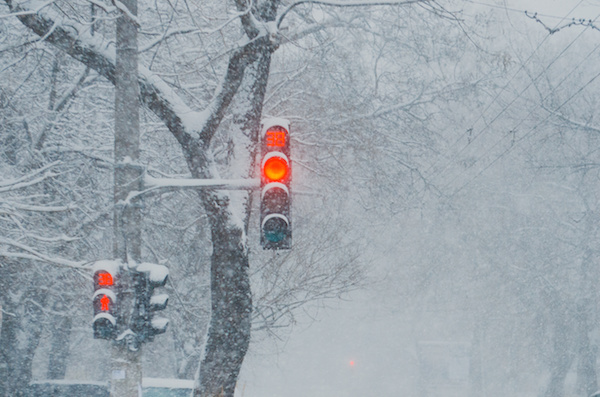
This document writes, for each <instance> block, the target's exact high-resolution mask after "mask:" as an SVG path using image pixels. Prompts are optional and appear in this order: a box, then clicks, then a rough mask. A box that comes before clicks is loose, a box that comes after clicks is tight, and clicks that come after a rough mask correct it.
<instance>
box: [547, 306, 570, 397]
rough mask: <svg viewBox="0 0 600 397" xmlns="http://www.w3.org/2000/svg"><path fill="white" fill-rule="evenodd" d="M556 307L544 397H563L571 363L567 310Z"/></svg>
mask: <svg viewBox="0 0 600 397" xmlns="http://www.w3.org/2000/svg"><path fill="white" fill-rule="evenodd" d="M561 306H562V305H560V306H559V305H556V306H555V307H556V309H557V314H556V315H557V317H560V318H557V319H556V321H555V322H554V334H553V351H552V353H551V361H550V381H549V382H548V386H547V387H546V390H545V392H544V397H563V396H564V393H565V379H566V377H567V373H568V372H569V369H570V368H571V363H572V362H573V354H572V352H571V351H570V345H569V335H571V332H572V327H570V326H569V325H570V322H569V319H568V313H567V311H568V309H566V308H563V307H561Z"/></svg>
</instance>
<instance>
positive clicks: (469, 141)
mask: <svg viewBox="0 0 600 397" xmlns="http://www.w3.org/2000/svg"><path fill="white" fill-rule="evenodd" d="M583 1H584V0H580V1H579V3H577V5H576V6H575V7H573V8H572V9H571V10H570V11H569V12H568V13H567V14H566V15H565V16H564V17H562V19H561V20H560V21H559V22H558V24H557V25H556V27H558V26H559V25H560V24H561V23H562V22H563V21H564V20H565V19H566V18H568V16H569V15H571V13H572V12H573V11H575V10H576V9H577V8H578V7H579V6H580V5H581V4H582V3H583ZM469 2H471V3H476V2H473V1H469ZM538 15H539V14H538ZM584 31H585V29H584ZM582 34H583V32H581V33H580V34H579V35H578V36H577V37H576V38H575V40H573V41H572V42H571V43H570V44H569V45H568V46H567V47H566V48H565V49H564V50H563V51H562V52H561V53H560V54H559V55H558V56H557V57H555V59H554V60H553V61H552V62H551V63H550V65H548V67H547V68H546V69H545V70H544V71H542V72H541V73H540V74H539V75H538V77H537V78H539V77H540V76H541V75H542V74H543V73H545V72H546V71H547V70H548V68H550V66H552V64H554V62H556V61H557V60H558V58H559V57H560V56H562V54H563V53H564V52H565V51H566V50H567V49H568V48H569V47H571V45H573V43H574V42H575V41H576V40H577V39H578V38H579V37H580V36H581V35H582ZM549 37H550V35H549V34H548V35H546V36H545V37H544V39H543V40H542V41H541V42H540V43H539V44H538V45H537V47H536V48H535V49H534V50H533V51H532V53H531V55H529V57H528V58H527V59H526V60H525V62H524V63H522V64H521V67H520V68H519V69H518V70H517V71H516V72H515V73H514V74H513V75H512V77H511V78H510V79H509V81H508V82H507V83H506V84H505V85H504V86H503V87H502V89H501V90H500V91H499V92H498V93H497V94H496V96H495V97H494V98H493V99H492V101H491V102H490V103H489V104H488V105H487V106H486V108H485V109H484V110H483V111H481V113H480V114H479V117H477V119H476V120H475V121H474V122H472V123H471V127H470V128H467V129H466V131H465V132H464V133H463V134H461V136H459V137H458V139H456V140H455V141H454V143H452V145H450V148H449V150H452V149H453V148H454V147H455V146H456V145H457V144H458V143H459V142H460V141H461V140H462V139H463V138H464V137H466V136H467V135H468V134H469V132H470V131H471V132H472V131H473V128H474V127H475V125H476V124H477V122H479V120H481V119H482V118H483V116H484V114H485V113H486V112H487V111H488V109H490V108H491V107H492V105H493V104H494V103H496V101H497V100H498V98H499V97H500V95H502V93H503V92H504V91H505V90H506V88H508V86H509V85H510V83H512V81H513V80H514V79H515V77H516V76H517V75H518V74H519V73H520V72H521V71H522V70H523V69H524V68H525V67H526V66H527V64H528V63H529V61H530V60H531V59H532V58H533V56H534V55H535V54H536V52H537V51H538V50H539V49H540V47H541V46H542V45H543V44H544V43H545V42H546V40H548V38H549ZM537 78H536V80H537ZM533 83H534V81H532V82H531V83H530V84H529V85H528V86H527V87H525V89H524V90H522V91H521V92H520V93H519V94H518V95H517V96H516V97H515V98H514V99H513V100H512V101H511V102H510V103H509V104H508V105H506V106H504V108H503V109H502V110H501V111H500V112H499V113H498V114H497V115H496V117H494V118H493V119H492V121H490V122H489V123H487V124H486V126H484V127H483V128H482V129H481V131H480V132H479V133H477V134H476V135H475V136H474V137H473V138H472V139H469V140H468V142H467V144H466V145H465V146H464V147H463V148H462V149H461V150H460V151H459V152H458V153H457V154H456V157H458V156H459V155H460V154H461V153H462V152H463V151H464V150H465V149H466V148H467V147H468V146H469V145H470V144H471V143H473V142H474V141H475V140H476V139H477V138H478V137H479V136H481V134H482V133H483V132H484V131H485V130H486V128H489V126H490V125H491V124H493V123H494V122H495V121H496V120H497V119H498V118H499V117H500V116H501V115H502V114H503V113H504V112H505V111H506V110H507V109H508V108H509V107H510V106H511V105H512V104H513V103H514V102H515V101H516V100H518V99H519V98H520V97H521V96H522V95H523V94H524V93H525V91H526V90H527V89H529V87H530V86H531V85H532V84H533ZM452 162H453V159H450V160H449V161H448V162H447V163H446V165H445V166H444V167H443V168H441V169H439V170H437V171H434V172H432V173H431V174H429V175H428V176H426V177H425V178H426V179H433V178H435V177H437V176H438V175H440V174H441V173H442V172H444V171H445V170H446V169H447V168H448V167H449V166H450V165H451V164H452ZM438 163H439V160H438V161H436V162H434V163H433V164H432V165H431V166H429V167H428V168H427V169H426V170H425V171H424V174H427V173H428V172H429V170H431V169H432V168H433V167H435V166H436V165H437V164H438Z"/></svg>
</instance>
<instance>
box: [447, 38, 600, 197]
mask: <svg viewBox="0 0 600 397" xmlns="http://www.w3.org/2000/svg"><path fill="white" fill-rule="evenodd" d="M599 46H600V45H599ZM596 48H597V47H596ZM598 77H600V72H598V73H597V74H596V75H594V77H592V78H591V79H590V80H589V81H588V82H587V83H586V84H584V85H583V86H582V87H580V88H579V89H578V90H577V91H576V92H575V93H574V94H572V95H571V96H570V97H569V98H567V100H565V101H564V102H563V103H561V104H560V106H558V107H557V108H556V109H554V111H558V110H560V109H561V108H562V107H563V106H565V105H566V104H567V103H569V102H570V101H571V100H572V99H573V98H575V97H576V96H577V95H579V94H580V93H581V92H582V91H583V90H584V89H585V88H586V87H588V86H589V85H591V84H592V83H593V82H594V81H595V80H596V79H598ZM552 115H553V113H548V115H547V116H546V118H544V120H542V121H540V122H539V123H537V124H536V125H534V126H533V127H532V128H531V129H530V130H529V131H528V132H527V133H526V134H525V135H523V136H522V137H521V138H519V139H518V140H517V141H515V143H514V144H513V145H511V146H509V147H508V148H507V149H506V150H505V151H504V152H502V153H501V154H500V156H498V157H496V158H495V159H494V160H493V161H492V162H491V163H489V164H488V165H487V166H486V167H484V168H483V169H481V171H479V172H478V173H477V174H476V175H475V176H474V177H473V178H471V179H470V180H468V181H467V182H466V183H465V184H464V185H462V186H461V187H460V188H458V189H457V190H455V191H454V193H452V195H451V196H450V197H454V196H456V195H457V194H458V193H459V192H460V191H462V190H463V189H464V188H465V187H467V186H468V185H469V184H471V182H473V181H474V180H475V179H477V178H479V176H481V174H483V173H484V172H485V171H487V170H488V169H489V168H490V167H491V166H492V165H494V164H495V163H496V162H497V161H498V160H500V159H501V158H502V157H504V156H505V155H507V154H508V153H509V152H510V151H511V150H513V149H514V148H515V147H516V146H517V145H518V144H519V143H520V142H522V141H524V140H525V139H526V138H528V137H529V136H530V135H531V134H532V133H533V132H534V131H535V130H536V129H537V128H538V127H539V126H540V125H542V124H543V123H545V122H546V121H548V119H549V118H550V117H551V116H552Z"/></svg>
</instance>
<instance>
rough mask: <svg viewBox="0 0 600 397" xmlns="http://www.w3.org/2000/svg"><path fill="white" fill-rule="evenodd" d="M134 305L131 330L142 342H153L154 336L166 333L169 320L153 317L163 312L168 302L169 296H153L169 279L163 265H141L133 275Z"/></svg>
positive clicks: (162, 294) (167, 271)
mask: <svg viewBox="0 0 600 397" xmlns="http://www.w3.org/2000/svg"><path fill="white" fill-rule="evenodd" d="M135 278H136V280H135V282H134V284H135V285H136V304H135V315H134V320H133V322H132V330H133V331H134V332H135V333H136V334H138V337H139V338H140V340H141V341H142V342H144V341H152V340H154V336H155V335H159V334H163V333H165V332H166V331H167V326H168V325H169V320H168V319H166V318H163V317H155V316H154V314H155V312H157V311H160V310H164V309H165V308H166V307H167V304H168V302H169V295H167V294H164V293H161V294H155V292H156V291H155V290H156V288H160V287H164V286H165V284H166V283H167V279H168V278H169V269H168V268H167V267H166V266H163V265H157V264H153V263H141V264H140V265H138V267H137V269H136V274H135Z"/></svg>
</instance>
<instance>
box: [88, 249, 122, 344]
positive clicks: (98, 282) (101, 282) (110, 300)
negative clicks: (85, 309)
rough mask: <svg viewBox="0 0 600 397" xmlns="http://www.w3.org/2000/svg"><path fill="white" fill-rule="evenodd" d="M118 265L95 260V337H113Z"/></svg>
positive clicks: (115, 333)
mask: <svg viewBox="0 0 600 397" xmlns="http://www.w3.org/2000/svg"><path fill="white" fill-rule="evenodd" d="M119 269H120V265H119V263H118V262H114V261H100V262H96V264H95V265H94V267H93V271H94V295H93V298H92V301H93V306H94V319H93V329H94V338H95V339H115V338H116V337H117V321H118V304H119V299H118V288H119Z"/></svg>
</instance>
